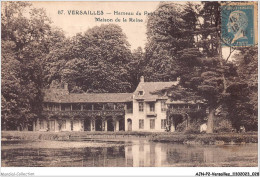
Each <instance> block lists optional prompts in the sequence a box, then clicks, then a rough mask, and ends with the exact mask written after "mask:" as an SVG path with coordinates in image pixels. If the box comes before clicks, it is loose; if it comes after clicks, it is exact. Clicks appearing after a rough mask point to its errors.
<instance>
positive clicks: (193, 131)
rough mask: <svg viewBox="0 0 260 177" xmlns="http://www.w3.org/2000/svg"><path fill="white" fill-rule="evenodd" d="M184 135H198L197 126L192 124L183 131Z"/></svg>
mask: <svg viewBox="0 0 260 177" xmlns="http://www.w3.org/2000/svg"><path fill="white" fill-rule="evenodd" d="M184 133H185V134H198V133H200V129H199V124H197V123H192V124H190V126H189V127H188V128H187V129H186V130H185V131H184Z"/></svg>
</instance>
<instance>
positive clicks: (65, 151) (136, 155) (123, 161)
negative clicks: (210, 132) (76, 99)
mask: <svg viewBox="0 0 260 177" xmlns="http://www.w3.org/2000/svg"><path fill="white" fill-rule="evenodd" d="M26 143H31V145H32V146H31V147H32V148H28V146H25V144H26ZM33 143H44V142H21V141H20V142H16V143H12V144H10V143H9V144H8V142H2V151H1V154H2V166H25V167H26V166H27V167H30V166H46V167H48V166H52V167H61V166H63V167H123V166H126V167H163V166H183V167H186V166H257V144H247V145H225V146H224V145H222V146H198V145H197V146H189V145H181V144H171V143H154V142H148V141H131V144H129V142H120V143H118V142H117V143H114V144H113V143H111V142H110V145H109V146H108V147H104V146H100V147H84V148H73V147H71V148H61V149H59V148H55V149H54V148H33V147H34V146H33ZM75 143H81V142H75ZM103 143H104V142H103ZM58 145H59V142H57V146H58Z"/></svg>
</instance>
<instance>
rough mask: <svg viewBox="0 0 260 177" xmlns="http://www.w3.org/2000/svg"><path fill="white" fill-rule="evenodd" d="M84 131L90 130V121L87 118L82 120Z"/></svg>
mask: <svg viewBox="0 0 260 177" xmlns="http://www.w3.org/2000/svg"><path fill="white" fill-rule="evenodd" d="M84 131H91V123H90V120H89V119H85V120H84Z"/></svg>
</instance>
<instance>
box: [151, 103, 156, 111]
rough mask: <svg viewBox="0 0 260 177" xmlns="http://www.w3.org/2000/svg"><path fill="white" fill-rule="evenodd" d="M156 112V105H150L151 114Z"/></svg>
mask: <svg viewBox="0 0 260 177" xmlns="http://www.w3.org/2000/svg"><path fill="white" fill-rule="evenodd" d="M154 111H155V106H154V103H150V112H154Z"/></svg>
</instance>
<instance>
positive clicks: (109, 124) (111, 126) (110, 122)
mask: <svg viewBox="0 0 260 177" xmlns="http://www.w3.org/2000/svg"><path fill="white" fill-rule="evenodd" d="M107 131H114V124H113V119H108V120H107Z"/></svg>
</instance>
